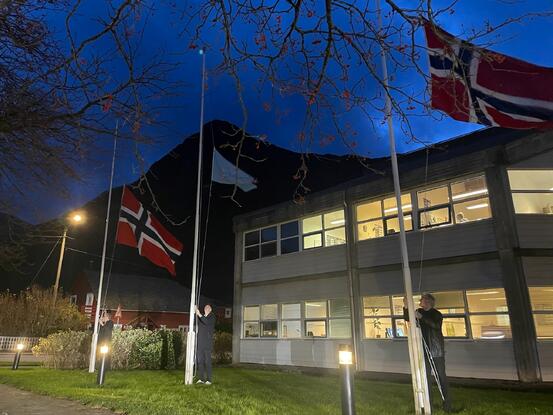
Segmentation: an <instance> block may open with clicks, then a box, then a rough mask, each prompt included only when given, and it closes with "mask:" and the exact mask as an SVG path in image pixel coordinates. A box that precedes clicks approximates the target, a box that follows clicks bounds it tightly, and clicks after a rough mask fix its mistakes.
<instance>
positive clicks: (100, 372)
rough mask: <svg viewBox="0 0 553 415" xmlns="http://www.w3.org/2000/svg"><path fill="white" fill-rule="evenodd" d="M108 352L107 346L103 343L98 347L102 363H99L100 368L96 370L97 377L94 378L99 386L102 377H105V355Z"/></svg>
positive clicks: (102, 382)
mask: <svg viewBox="0 0 553 415" xmlns="http://www.w3.org/2000/svg"><path fill="white" fill-rule="evenodd" d="M108 353H109V347H108V346H106V345H103V346H101V347H100V354H101V355H102V363H101V364H100V370H98V377H97V378H96V383H97V384H98V385H100V386H102V385H103V384H104V379H105V377H106V357H107V355H108Z"/></svg>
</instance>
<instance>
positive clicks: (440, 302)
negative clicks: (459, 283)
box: [432, 291, 465, 314]
mask: <svg viewBox="0 0 553 415" xmlns="http://www.w3.org/2000/svg"><path fill="white" fill-rule="evenodd" d="M432 295H433V296H434V298H435V299H436V305H435V306H434V307H435V308H436V309H438V310H439V311H440V312H441V313H442V314H456V313H464V312H465V298H464V297H463V292H462V291H446V292H437V293H432Z"/></svg>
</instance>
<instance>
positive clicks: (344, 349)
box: [338, 344, 355, 415]
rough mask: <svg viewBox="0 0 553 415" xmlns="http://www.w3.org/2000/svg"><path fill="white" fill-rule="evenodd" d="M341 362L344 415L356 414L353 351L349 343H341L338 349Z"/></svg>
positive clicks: (339, 361)
mask: <svg viewBox="0 0 553 415" xmlns="http://www.w3.org/2000/svg"><path fill="white" fill-rule="evenodd" d="M338 363H340V378H341V381H342V415H355V400H354V398H353V371H352V370H351V367H352V365H353V352H352V350H351V346H350V345H349V344H341V345H340V347H339V349H338Z"/></svg>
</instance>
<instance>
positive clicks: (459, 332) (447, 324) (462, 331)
mask: <svg viewBox="0 0 553 415" xmlns="http://www.w3.org/2000/svg"><path fill="white" fill-rule="evenodd" d="M442 334H443V335H444V337H467V326H466V323H465V318H464V317H446V318H444V320H443V322H442Z"/></svg>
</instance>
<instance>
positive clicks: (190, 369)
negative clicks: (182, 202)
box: [184, 49, 205, 385]
mask: <svg viewBox="0 0 553 415" xmlns="http://www.w3.org/2000/svg"><path fill="white" fill-rule="evenodd" d="M200 55H202V86H201V91H202V93H201V101H200V137H199V140H198V181H197V187H196V218H195V221H194V257H193V259H192V286H191V287H190V311H189V316H188V317H189V319H188V334H187V337H186V366H185V370H184V384H185V385H191V384H192V382H193V380H194V360H195V354H196V332H195V331H194V323H195V316H196V313H195V312H196V308H195V307H196V305H197V302H196V280H197V277H198V247H199V235H200V209H201V199H202V197H201V196H202V161H203V143H204V97H205V51H204V50H203V49H200Z"/></svg>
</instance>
